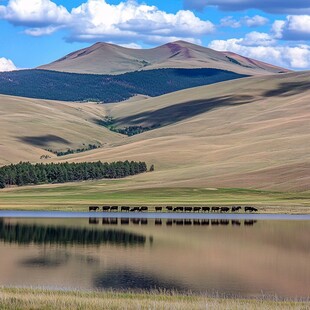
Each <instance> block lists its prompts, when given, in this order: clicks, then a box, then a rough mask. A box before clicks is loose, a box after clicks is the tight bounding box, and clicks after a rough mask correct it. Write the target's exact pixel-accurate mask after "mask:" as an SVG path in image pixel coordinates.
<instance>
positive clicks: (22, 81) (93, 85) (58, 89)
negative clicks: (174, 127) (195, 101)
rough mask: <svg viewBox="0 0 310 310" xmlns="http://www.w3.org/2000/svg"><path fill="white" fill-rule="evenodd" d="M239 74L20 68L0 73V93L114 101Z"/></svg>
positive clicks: (204, 70) (225, 78) (233, 77)
mask: <svg viewBox="0 0 310 310" xmlns="http://www.w3.org/2000/svg"><path fill="white" fill-rule="evenodd" d="M242 77H245V75H241V74H237V73H234V72H229V71H224V70H218V69H158V70H149V71H141V72H131V73H126V74H122V75H117V76H116V75H115V76H114V75H91V74H73V73H64V72H56V71H47V70H21V71H13V72H2V73H0V94H5V95H12V96H23V97H28V98H39V99H50V100H64V101H95V102H115V101H122V100H126V99H129V98H131V97H133V96H135V95H138V94H139V95H147V96H152V97H153V96H159V95H163V94H166V93H170V92H174V91H177V90H180V89H185V88H190V87H195V86H200V85H208V84H213V83H218V82H221V81H226V80H231V79H237V78H242Z"/></svg>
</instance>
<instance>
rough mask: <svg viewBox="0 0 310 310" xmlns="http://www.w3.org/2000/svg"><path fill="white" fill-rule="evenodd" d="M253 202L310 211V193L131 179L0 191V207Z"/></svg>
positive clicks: (277, 209) (266, 209) (264, 207)
mask: <svg viewBox="0 0 310 310" xmlns="http://www.w3.org/2000/svg"><path fill="white" fill-rule="evenodd" d="M96 204H98V205H102V204H116V205H149V206H155V205H167V204H169V205H255V206H259V211H260V212H262V213H310V193H309V192H307V193H283V192H271V191H260V190H246V189H220V188H219V189H216V188H143V187H142V185H141V184H139V188H136V187H134V186H133V184H132V183H131V181H130V180H125V179H124V180H108V181H107V180H105V181H88V182H79V183H70V184H62V185H59V184H58V185H57V184H54V185H41V186H25V187H19V188H11V189H4V190H1V191H0V209H2V210H4V209H6V210H65V211H86V210H88V206H89V205H96Z"/></svg>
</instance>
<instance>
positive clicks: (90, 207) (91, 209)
mask: <svg viewBox="0 0 310 310" xmlns="http://www.w3.org/2000/svg"><path fill="white" fill-rule="evenodd" d="M88 210H89V211H98V210H99V207H98V206H89V208H88Z"/></svg>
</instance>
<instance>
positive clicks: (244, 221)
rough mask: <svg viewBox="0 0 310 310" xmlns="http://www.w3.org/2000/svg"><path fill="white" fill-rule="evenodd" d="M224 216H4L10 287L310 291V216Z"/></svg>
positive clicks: (4, 265)
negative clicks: (266, 217)
mask: <svg viewBox="0 0 310 310" xmlns="http://www.w3.org/2000/svg"><path fill="white" fill-rule="evenodd" d="M2 215H3V214H2ZM84 216H85V213H84ZM153 217H155V216H153ZM215 217H216V216H215ZM215 217H213V215H212V217H211V218H209V217H201V218H200V217H198V218H197V217H195V218H185V219H184V218H182V217H176V218H174V219H166V218H164V219H159V218H157V219H156V218H138V219H135V218H129V217H122V218H116V217H115V216H114V215H113V216H112V215H111V216H110V217H109V218H108V217H101V218H98V217H95V216H94V215H92V216H91V217H89V218H85V217H84V218H63V217H59V218H50V217H46V218H40V217H33V218H31V217H29V218H25V217H2V218H0V257H1V264H0V285H14V286H16V285H17V286H28V285H31V286H45V287H52V288H65V289H67V288H68V289H72V288H79V289H107V288H113V289H153V288H165V289H174V290H179V291H188V290H191V291H193V292H209V293H214V292H219V293H220V294H226V295H227V294H234V295H241V296H258V295H261V294H277V295H278V296H283V297H308V296H310V264H309V261H310V221H309V220H306V219H305V218H298V220H297V219H295V220H288V219H287V218H282V219H281V220H279V219H270V218H269V220H264V219H260V218H258V219H257V215H252V217H251V216H246V217H242V216H241V217H239V218H238V217H235V216H234V217H231V216H218V218H217V219H216V218H215Z"/></svg>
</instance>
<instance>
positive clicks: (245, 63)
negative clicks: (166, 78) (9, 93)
mask: <svg viewBox="0 0 310 310" xmlns="http://www.w3.org/2000/svg"><path fill="white" fill-rule="evenodd" d="M164 68H188V69H192V68H212V69H220V70H227V71H231V72H235V73H239V74H246V75H265V74H275V73H286V72H289V70H287V69H284V68H280V67H277V66H274V65H271V64H267V63H264V62H261V61H258V60H255V59H251V58H248V57H244V56H241V55H238V54H235V53H232V52H219V51H215V50H212V49H210V48H207V47H203V46H199V45H196V44H192V43H189V42H186V41H175V42H171V43H167V44H164V45H161V46H158V47H154V48H149V49H134V48H128V47H123V46H119V45H115V44H111V43H105V42H97V43H95V44H93V45H91V46H90V47H87V48H84V49H80V50H77V51H74V52H72V53H70V54H68V55H66V56H64V57H62V58H60V59H57V60H56V61H54V62H52V63H49V64H46V65H42V66H39V67H38V69H43V70H52V71H61V72H70V73H88V74H114V75H117V74H123V73H127V72H133V71H142V70H152V69H164Z"/></svg>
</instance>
